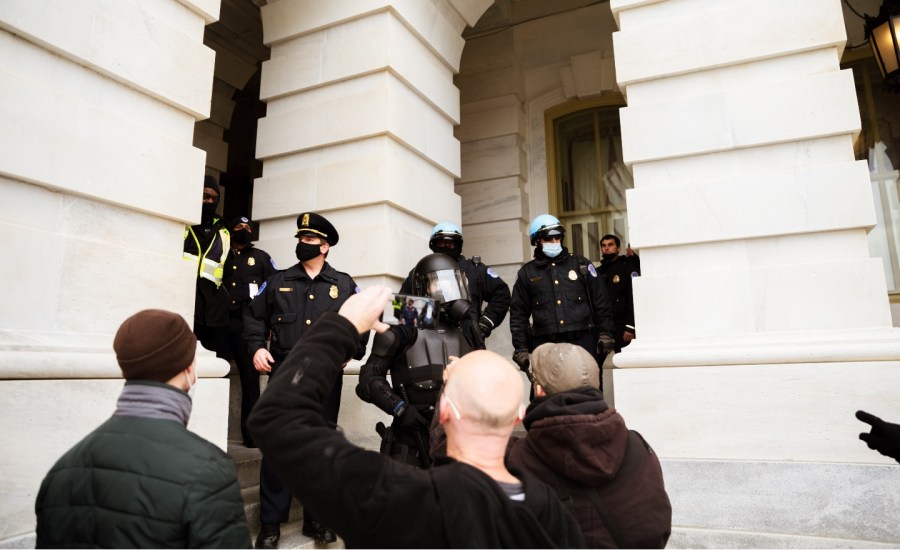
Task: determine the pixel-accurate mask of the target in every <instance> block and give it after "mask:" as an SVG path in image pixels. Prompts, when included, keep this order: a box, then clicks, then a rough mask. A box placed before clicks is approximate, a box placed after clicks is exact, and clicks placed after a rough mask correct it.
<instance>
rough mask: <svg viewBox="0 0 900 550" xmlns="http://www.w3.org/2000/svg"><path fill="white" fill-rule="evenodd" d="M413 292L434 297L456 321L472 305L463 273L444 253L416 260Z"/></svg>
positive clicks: (467, 282) (467, 311)
mask: <svg viewBox="0 0 900 550" xmlns="http://www.w3.org/2000/svg"><path fill="white" fill-rule="evenodd" d="M413 292H415V294H417V295H419V296H428V297H430V298H433V299H435V300H437V301H438V302H439V303H440V305H441V310H443V311H445V312H447V313H448V314H449V315H450V318H451V319H453V320H454V321H456V322H459V321H460V320H462V319H463V318H465V316H466V315H468V313H469V310H470V308H471V307H472V302H471V301H470V299H469V281H468V279H467V278H466V273H465V272H464V271H463V270H462V269H461V268H460V267H459V264H458V263H457V262H456V261H454V260H453V259H451V258H450V256H448V255H446V254H440V253H436V254H429V255H428V256H425V257H424V258H422V259H421V260H419V263H417V264H416V267H415V268H413Z"/></svg>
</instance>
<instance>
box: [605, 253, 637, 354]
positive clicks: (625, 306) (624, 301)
mask: <svg viewBox="0 0 900 550" xmlns="http://www.w3.org/2000/svg"><path fill="white" fill-rule="evenodd" d="M620 243H621V241H620V240H619V237H616V236H615V235H604V236H603V238H602V239H600V252H602V253H603V261H602V262H601V263H600V276H601V277H603V281H604V282H605V283H606V292H607V293H608V294H609V301H610V302H611V303H612V315H613V325H615V327H616V332H615V338H616V353H619V352H620V351H622V348H624V347H625V346H627V345H628V344H630V343H631V341H632V340H633V339H634V337H635V335H636V334H637V331H636V330H635V328H634V292H633V288H632V284H631V283H632V281H631V279H632V278H633V277H640V275H641V260H640V258H639V257H638V255H637V254H635V253H634V251H633V250H631V248H630V247H629V248H628V252H627V255H625V256H620V255H619V246H620Z"/></svg>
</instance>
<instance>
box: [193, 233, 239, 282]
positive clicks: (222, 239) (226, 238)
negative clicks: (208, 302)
mask: <svg viewBox="0 0 900 550" xmlns="http://www.w3.org/2000/svg"><path fill="white" fill-rule="evenodd" d="M188 233H190V234H191V237H193V239H194V243H195V244H196V245H197V250H198V251H199V250H200V239H198V238H197V234H196V233H194V228H193V227H187V228H186V230H185V238H187V234H188ZM230 249H231V234H230V233H229V232H228V230H227V229H225V228H224V227H223V228H221V229H219V230H218V238H216V237H213V239H212V241H211V242H210V243H209V248H207V249H206V251H205V252H204V253H203V255H202V256H197V255H196V254H191V253H190V252H185V253H184V254H183V255H182V258H184V259H185V260H190V261H192V262H196V264H197V276H198V277H200V278H201V279H206V280H208V281H212V282H213V283H215V284H216V286H221V285H222V277H223V276H224V274H225V259H226V258H227V257H228V251H229V250H230ZM209 256H212V257H214V258H215V257H218V258H219V259H218V260H212V259H210V258H209Z"/></svg>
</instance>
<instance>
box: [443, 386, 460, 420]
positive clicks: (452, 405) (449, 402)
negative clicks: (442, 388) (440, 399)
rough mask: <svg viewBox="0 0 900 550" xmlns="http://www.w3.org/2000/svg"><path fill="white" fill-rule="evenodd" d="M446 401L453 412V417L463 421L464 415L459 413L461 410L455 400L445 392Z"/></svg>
mask: <svg viewBox="0 0 900 550" xmlns="http://www.w3.org/2000/svg"><path fill="white" fill-rule="evenodd" d="M444 399H446V400H447V404H448V405H450V410H452V411H453V416H455V417H456V419H457V420H462V415H461V414H460V413H459V408H458V407H457V406H456V404H455V403H454V402H453V400H452V399H450V396H449V395H447V393H446V392H444Z"/></svg>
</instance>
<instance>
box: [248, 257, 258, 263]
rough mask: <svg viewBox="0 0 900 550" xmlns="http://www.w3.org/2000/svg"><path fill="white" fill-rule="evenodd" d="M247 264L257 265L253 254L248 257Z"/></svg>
mask: <svg viewBox="0 0 900 550" xmlns="http://www.w3.org/2000/svg"><path fill="white" fill-rule="evenodd" d="M247 265H256V259H255V258H253V256H250V257H249V258H247Z"/></svg>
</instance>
